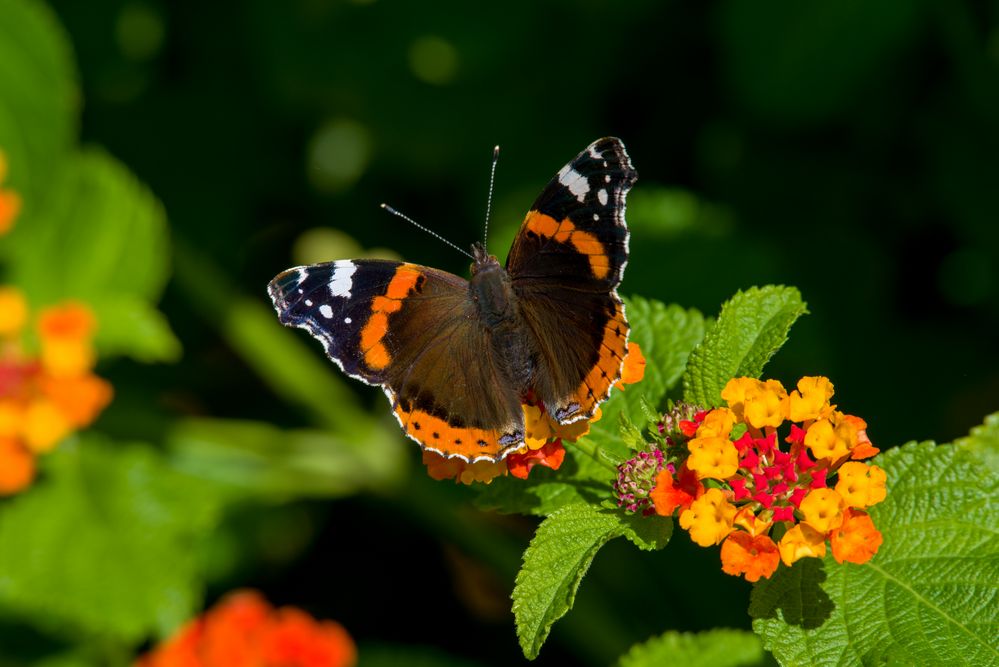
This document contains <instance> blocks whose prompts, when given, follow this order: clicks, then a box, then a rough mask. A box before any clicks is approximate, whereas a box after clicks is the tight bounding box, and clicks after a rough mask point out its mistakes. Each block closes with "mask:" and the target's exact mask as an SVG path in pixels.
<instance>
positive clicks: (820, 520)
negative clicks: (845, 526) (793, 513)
mask: <svg viewBox="0 0 999 667" xmlns="http://www.w3.org/2000/svg"><path fill="white" fill-rule="evenodd" d="M798 509H799V510H801V514H802V516H804V520H805V522H806V523H808V524H809V525H811V526H812V528H814V529H816V530H817V531H819V532H820V533H822V534H825V533H828V532H829V531H830V530H833V529H834V528H838V527H839V525H840V524H841V523H843V510H844V509H845V505H844V504H843V497H842V496H841V495H839V494H838V493H836V492H835V491H833V490H832V489H813V490H812V491H809V492H808V495H807V496H805V498H804V500H802V501H801V506H800V507H799V508H798Z"/></svg>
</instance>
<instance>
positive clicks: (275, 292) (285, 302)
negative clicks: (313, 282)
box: [267, 268, 302, 324]
mask: <svg viewBox="0 0 999 667" xmlns="http://www.w3.org/2000/svg"><path fill="white" fill-rule="evenodd" d="M301 284H302V269H301V268H294V269H288V270H287V271H282V272H281V273H279V274H277V275H276V276H274V279H273V280H271V281H270V282H269V283H267V294H268V296H270V298H271V303H272V304H274V310H276V311H277V314H278V319H279V320H281V323H282V324H290V323H291V318H290V313H289V311H290V309H291V306H292V305H294V304H293V301H295V300H296V299H295V290H296V289H298V286H299V285H301Z"/></svg>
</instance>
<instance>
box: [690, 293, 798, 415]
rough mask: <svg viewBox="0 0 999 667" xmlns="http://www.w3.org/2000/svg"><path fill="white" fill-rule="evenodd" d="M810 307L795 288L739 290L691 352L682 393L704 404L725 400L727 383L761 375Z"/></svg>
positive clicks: (692, 400)
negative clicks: (764, 367) (723, 396)
mask: <svg viewBox="0 0 999 667" xmlns="http://www.w3.org/2000/svg"><path fill="white" fill-rule="evenodd" d="M806 312H808V311H807V309H806V307H805V303H804V302H803V301H802V300H801V295H800V294H799V293H798V290H796V289H795V288H793V287H784V286H781V285H778V286H774V285H768V286H766V287H753V288H750V289H749V290H747V291H745V292H738V293H736V295H735V296H733V297H732V298H731V299H729V300H728V301H727V302H726V303H725V305H724V306H722V310H721V314H720V315H719V316H718V321H717V322H715V324H714V326H712V327H711V328H710V329H709V330H708V332H707V334H706V335H705V336H704V340H703V341H701V343H700V345H698V346H697V347H696V348H695V349H694V351H693V353H691V355H690V363H689V364H688V365H687V371H686V373H685V374H684V376H683V391H684V398H685V399H686V400H687V401H689V402H691V403H694V404H696V405H702V406H705V407H713V406H717V405H721V403H722V399H721V391H722V389H724V388H725V384H726V383H727V382H728V381H729V380H730V379H732V378H734V377H743V376H748V377H759V376H760V374H761V373H762V372H763V366H764V365H765V364H766V363H767V361H769V360H770V357H772V356H773V355H774V353H775V352H777V350H779V349H780V348H781V346H782V345H784V343H785V342H786V341H787V332H788V331H789V330H790V329H791V325H792V324H794V322H795V320H797V319H798V318H799V317H801V316H802V315H803V314H805V313H806Z"/></svg>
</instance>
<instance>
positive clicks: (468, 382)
mask: <svg viewBox="0 0 999 667" xmlns="http://www.w3.org/2000/svg"><path fill="white" fill-rule="evenodd" d="M268 292H269V293H270V296H271V300H272V301H273V302H274V307H275V309H276V310H277V312H278V316H279V319H280V320H281V322H282V323H283V324H285V325H288V326H295V327H300V328H302V329H305V330H307V331H308V332H309V333H311V334H312V335H313V336H314V337H315V338H317V339H318V340H319V341H320V342H321V343H322V344H323V347H324V348H325V349H326V354H327V356H329V358H330V359H332V360H333V361H334V362H335V363H336V364H337V365H338V366H340V368H341V369H342V370H343V371H344V372H345V373H347V374H348V375H349V376H351V377H353V378H356V379H359V380H361V381H363V382H366V383H367V384H373V385H379V386H381V387H382V389H383V390H384V392H385V395H386V396H387V397H388V399H389V401H390V402H391V404H392V410H393V412H394V413H395V416H396V418H397V419H398V420H399V423H400V425H401V426H402V428H403V430H404V431H405V432H406V435H408V436H409V437H410V438H412V439H413V440H416V441H417V442H418V443H420V445H421V446H422V447H423V448H425V449H429V450H431V451H434V452H437V453H439V454H441V455H443V456H447V457H460V458H462V459H464V460H466V461H477V460H488V461H496V460H500V459H502V458H504V457H505V456H506V455H507V454H508V453H509V452H511V451H513V450H515V449H518V448H519V447H520V446H521V445H522V444H523V441H524V417H523V411H522V409H521V406H520V399H519V396H517V394H516V392H515V390H514V389H513V388H511V387H509V386H508V384H507V383H505V382H503V380H502V378H501V372H500V371H499V369H498V368H497V367H496V366H495V363H494V361H493V359H492V358H491V357H490V356H489V355H486V354H483V351H484V350H486V349H488V345H489V343H488V332H487V331H486V330H485V327H484V326H483V325H482V324H481V322H480V320H479V318H477V317H476V316H475V312H474V309H475V305H474V303H473V302H472V300H471V298H470V297H469V292H468V282H467V281H466V280H464V279H462V278H459V277H458V276H455V275H452V274H449V273H446V272H444V271H437V270H435V269H431V268H428V267H424V266H417V265H413V264H404V263H400V262H389V261H380V260H343V261H337V262H328V263H325V264H316V265H312V266H305V267H298V268H294V269H289V270H288V271H285V272H283V273H281V274H280V275H278V276H277V277H276V278H274V280H273V281H271V283H270V285H269V286H268Z"/></svg>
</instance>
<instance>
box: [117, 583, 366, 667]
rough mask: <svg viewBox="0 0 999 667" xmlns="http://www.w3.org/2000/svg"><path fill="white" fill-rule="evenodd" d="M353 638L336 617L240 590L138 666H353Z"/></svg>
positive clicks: (144, 658)
mask: <svg viewBox="0 0 999 667" xmlns="http://www.w3.org/2000/svg"><path fill="white" fill-rule="evenodd" d="M356 662H357V649H356V647H355V645H354V641H353V640H352V639H351V638H350V635H349V634H347V631H346V630H344V628H343V626H341V625H340V624H339V623H336V622H334V621H317V620H316V619H314V618H313V617H312V616H310V615H309V614H307V613H306V612H304V611H302V610H300V609H297V608H295V607H281V608H278V609H275V608H274V607H272V606H271V605H270V604H269V603H268V602H267V600H265V599H264V598H263V596H261V595H260V594H259V593H257V592H255V591H237V592H235V593H230V594H229V595H228V596H226V597H225V598H223V599H222V600H221V601H220V602H219V603H218V604H216V605H215V606H214V607H213V608H212V609H210V610H209V611H207V612H205V613H204V614H203V615H202V616H200V617H198V618H196V619H195V620H193V621H190V622H189V623H187V624H186V625H184V626H183V627H182V628H181V629H180V630H179V631H178V632H177V633H176V634H175V635H174V636H173V637H171V638H170V639H168V640H167V641H165V642H163V643H162V644H161V645H159V646H158V647H156V648H155V649H154V650H152V651H151V652H149V653H148V654H146V655H145V656H143V657H142V658H140V659H139V660H138V661H137V662H136V663H135V667H352V665H354V664H355V663H356Z"/></svg>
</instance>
